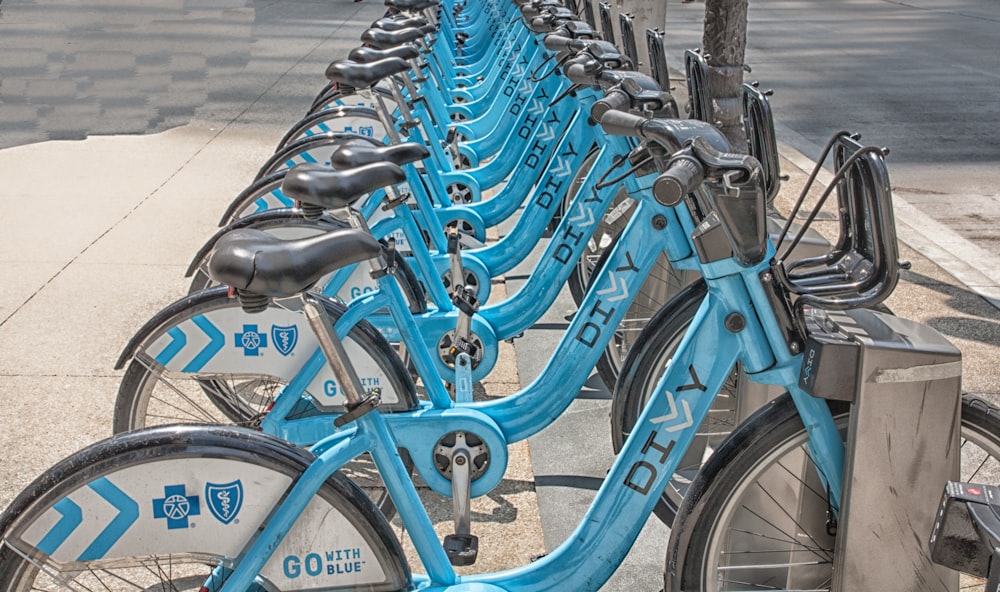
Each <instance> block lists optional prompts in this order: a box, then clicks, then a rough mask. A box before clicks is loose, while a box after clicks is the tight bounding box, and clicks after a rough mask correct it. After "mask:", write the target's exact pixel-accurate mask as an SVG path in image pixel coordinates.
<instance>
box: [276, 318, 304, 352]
mask: <svg viewBox="0 0 1000 592" xmlns="http://www.w3.org/2000/svg"><path fill="white" fill-rule="evenodd" d="M298 341H299V328H298V327H297V326H295V325H292V326H290V327H279V326H278V325H271V344H272V345H274V349H276V350H278V353H280V354H281V355H283V356H287V355H288V354H290V353H292V350H293V349H295V344H296V343H298Z"/></svg>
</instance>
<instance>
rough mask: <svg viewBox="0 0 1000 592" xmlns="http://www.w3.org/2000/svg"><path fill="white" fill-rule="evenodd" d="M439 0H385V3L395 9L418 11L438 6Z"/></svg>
mask: <svg viewBox="0 0 1000 592" xmlns="http://www.w3.org/2000/svg"><path fill="white" fill-rule="evenodd" d="M439 4H441V2H440V0H385V5H386V6H388V7H389V8H395V9H396V10H410V11H418V10H424V9H427V8H431V7H432V6H438V5H439Z"/></svg>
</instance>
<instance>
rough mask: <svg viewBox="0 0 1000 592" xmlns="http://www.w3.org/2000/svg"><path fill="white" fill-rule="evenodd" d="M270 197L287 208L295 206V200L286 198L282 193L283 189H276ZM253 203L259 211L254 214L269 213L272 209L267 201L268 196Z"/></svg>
mask: <svg viewBox="0 0 1000 592" xmlns="http://www.w3.org/2000/svg"><path fill="white" fill-rule="evenodd" d="M269 195H270V197H271V198H273V199H275V200H277V201H278V203H280V204H281V205H282V206H284V207H286V208H291V207H294V206H295V200H292V199H289V198H287V197H285V194H284V193H282V192H281V189H275V190H274V191H272V192H271V193H270V194H269ZM253 203H254V205H255V206H257V209H256V210H254V212H253V213H254V214H257V213H259V212H264V211H267V210H269V209H270V208H271V206H270V204H269V203H268V201H267V196H265V197H258V198H257V199H255V200H254V202H253Z"/></svg>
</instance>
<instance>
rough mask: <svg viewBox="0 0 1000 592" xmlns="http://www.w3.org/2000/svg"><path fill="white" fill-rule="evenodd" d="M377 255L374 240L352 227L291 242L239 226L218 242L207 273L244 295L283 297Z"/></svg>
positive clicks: (378, 247) (378, 250) (378, 251)
mask: <svg viewBox="0 0 1000 592" xmlns="http://www.w3.org/2000/svg"><path fill="white" fill-rule="evenodd" d="M381 252H382V247H381V245H380V244H379V242H378V241H377V240H375V237H373V236H372V235H371V234H369V233H367V232H365V231H363V230H359V229H356V228H345V229H342V230H334V231H332V232H329V233H325V234H321V235H318V236H312V237H309V238H302V239H296V240H282V239H279V238H277V237H275V236H274V235H272V234H268V233H266V232H263V231H261V230H255V229H252V228H243V229H240V230H234V231H233V232H230V233H229V234H226V235H225V236H223V237H222V238H220V239H219V242H218V243H216V245H215V249H213V251H212V255H211V256H210V257H209V260H208V273H209V275H210V276H211V277H212V278H213V279H214V280H216V281H217V282H220V283H223V284H225V285H227V286H233V287H234V288H236V289H238V290H241V291H243V292H248V293H251V294H259V295H262V296H270V297H272V298H283V297H286V296H293V295H295V294H299V293H301V292H304V291H306V290H308V289H309V288H311V287H312V286H313V285H314V284H315V283H316V282H317V281H319V279H320V278H322V277H323V276H324V275H326V274H328V273H330V272H331V271H333V270H335V269H339V268H341V267H345V266H347V265H350V264H352V263H357V262H359V261H364V260H366V259H373V258H375V257H378V256H379V254H381Z"/></svg>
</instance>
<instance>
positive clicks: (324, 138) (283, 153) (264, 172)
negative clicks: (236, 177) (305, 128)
mask: <svg viewBox="0 0 1000 592" xmlns="http://www.w3.org/2000/svg"><path fill="white" fill-rule="evenodd" d="M354 142H361V143H362V145H363V146H376V147H378V146H385V144H383V143H382V142H380V141H378V140H375V139H374V138H369V137H367V136H361V135H358V134H348V133H343V132H331V133H326V134H317V135H315V136H309V137H307V138H302V139H300V140H296V141H294V142H292V143H291V144H289V145H287V146H285V147H284V148H282V149H281V150H279V151H278V152H275V153H274V154H272V155H271V156H270V157H268V159H267V161H265V162H264V164H263V165H261V167H260V169H259V170H258V171H257V175H256V176H254V181H255V182H256V181H257V180H259V179H263V178H264V177H267V176H268V175H271V174H273V173H276V172H279V171H284V170H288V169H290V168H292V167H293V166H295V165H298V164H302V163H307V162H308V163H314V162H318V163H320V164H326V165H329V164H330V162H329V160H328V159H329V156H330V154H332V153H333V151H334V150H336V149H337V147H338V146H343V145H345V144H350V143H354ZM303 155H306V156H303Z"/></svg>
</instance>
